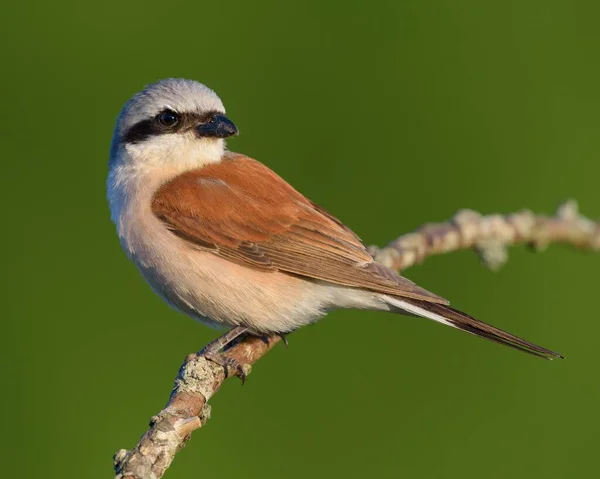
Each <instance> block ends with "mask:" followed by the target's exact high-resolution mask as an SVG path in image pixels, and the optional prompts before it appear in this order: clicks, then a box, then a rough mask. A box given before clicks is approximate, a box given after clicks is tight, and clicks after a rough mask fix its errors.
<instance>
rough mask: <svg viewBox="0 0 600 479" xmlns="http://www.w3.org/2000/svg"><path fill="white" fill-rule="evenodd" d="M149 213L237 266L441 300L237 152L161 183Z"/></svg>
mask: <svg viewBox="0 0 600 479" xmlns="http://www.w3.org/2000/svg"><path fill="white" fill-rule="evenodd" d="M152 211H153V212H154V214H155V215H156V216H157V217H158V218H160V219H161V220H162V221H163V222H164V223H165V224H166V226H167V227H168V228H169V229H170V230H172V231H173V233H175V234H176V235H178V236H180V237H181V238H183V239H185V240H186V241H189V242H191V243H193V244H194V245H196V246H197V247H200V248H203V249H207V250H209V251H212V252H214V253H215V254H217V255H219V256H221V257H224V258H227V259H229V260H231V261H234V262H236V263H239V264H242V265H244V266H249V267H252V268H258V269H262V270H264V271H276V270H278V271H284V272H287V273H292V274H296V275H301V276H305V277H307V278H312V279H319V280H323V281H329V282H331V283H335V284H340V285H345V286H351V287H356V288H365V289H369V290H372V291H375V292H380V293H385V294H391V295H395V296H402V297H409V298H415V299H420V300H424V301H428V302H433V303H441V304H447V301H446V300H445V299H443V298H440V297H439V296H436V295H434V294H433V293H430V292H429V291H427V290H425V289H422V288H420V287H418V286H417V285H415V284H414V283H413V282H411V281H409V280H408V279H406V278H403V277H402V276H400V275H398V274H397V273H395V272H394V271H392V270H390V269H389V268H386V267H385V266H382V265H380V264H378V263H375V262H374V261H373V258H372V256H371V255H370V254H369V252H368V251H367V249H366V248H365V246H364V245H363V244H362V242H361V241H360V238H359V237H358V236H356V234H354V233H353V232H352V230H350V229H349V228H348V227H346V226H345V225H344V224H343V223H341V222H340V221H339V220H338V219H336V218H335V217H333V216H331V215H330V214H329V213H327V212H326V211H325V210H323V209H322V208H320V207H319V206H317V205H315V204H314V203H312V202H310V201H309V200H308V199H306V198H305V197H304V196H303V195H301V194H300V193H299V192H297V191H296V190H295V189H294V188H292V187H291V186H290V185H289V184H288V183H286V182H285V181H284V180H283V179H282V178H280V177H279V176H277V175H276V174H275V173H274V172H273V171H271V170H270V169H269V168H267V167H266V166H264V165H262V164H261V163H259V162H257V161H255V160H253V159H251V158H248V157H245V156H242V155H237V154H233V153H229V154H227V155H226V157H225V159H224V160H223V161H222V162H220V163H216V164H211V165H208V166H205V167H203V168H200V169H198V170H194V171H190V172H186V173H184V174H182V175H180V176H178V177H176V178H175V179H173V180H172V181H170V182H168V183H167V184H165V185H163V186H162V187H161V188H160V189H159V190H158V191H157V192H156V194H155V196H154V199H153V202H152Z"/></svg>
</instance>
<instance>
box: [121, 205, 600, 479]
mask: <svg viewBox="0 0 600 479" xmlns="http://www.w3.org/2000/svg"><path fill="white" fill-rule="evenodd" d="M523 243H525V244H529V245H531V246H532V247H533V248H534V249H536V250H542V249H544V248H545V247H546V246H547V245H549V244H550V243H564V244H569V245H571V246H574V247H576V248H580V249H584V250H590V251H599V250H600V223H598V222H594V221H592V220H590V219H588V218H586V217H584V216H582V215H580V214H579V212H578V209H577V203H576V202H575V201H573V200H571V201H568V202H566V203H565V204H563V205H561V206H560V207H559V208H558V211H557V213H556V215H555V216H544V215H535V214H534V213H532V212H531V211H528V210H524V211H521V212H518V213H513V214H509V215H489V216H482V215H480V214H479V213H477V212H475V211H471V210H461V211H459V212H458V213H457V214H456V216H455V217H454V218H453V219H452V220H451V221H449V222H447V223H436V224H426V225H424V226H422V227H420V228H419V229H418V230H416V231H415V232H414V233H409V234H406V235H403V236H400V237H399V238H398V239H396V240H395V241H393V242H392V243H390V244H389V245H388V246H386V247H385V248H383V249H378V248H377V247H372V248H371V252H372V254H373V256H374V257H375V259H376V260H377V261H379V262H381V263H383V264H385V265H387V266H390V267H392V268H394V269H397V270H404V269H407V268H409V267H410V266H413V265H414V264H417V263H420V262H422V261H423V260H424V259H425V258H427V257H429V256H433V255H437V254H442V253H449V252H452V251H457V250H461V249H469V248H470V249H473V250H475V251H476V252H477V254H478V255H479V256H480V257H481V259H482V262H483V263H484V264H485V265H486V266H487V267H489V268H491V269H497V268H499V267H500V266H502V265H503V264H504V263H505V262H506V260H507V259H508V256H507V253H506V248H507V247H508V246H513V245H517V244H523ZM280 339H281V338H280V337H278V336H272V337H269V338H257V337H255V336H245V337H242V338H240V340H239V341H238V342H237V343H235V344H234V345H233V346H232V347H231V348H229V349H228V350H227V352H226V353H225V354H226V355H227V356H230V357H232V358H234V359H235V360H236V361H237V362H238V363H239V364H244V365H245V368H247V373H249V372H250V367H251V365H252V364H254V363H255V362H256V361H258V360H259V359H260V358H261V357H262V356H263V355H264V354H266V353H267V352H268V351H269V350H270V349H271V348H272V347H273V346H274V345H275V344H276V343H277V342H279V341H280ZM228 376H229V374H228V371H226V370H225V369H224V368H223V367H221V366H219V365H217V364H215V363H214V362H211V361H209V360H207V359H205V358H203V357H202V356H199V355H197V354H191V355H189V356H188V357H187V358H186V360H185V362H184V364H183V365H182V366H181V369H180V370H179V374H178V376H177V379H176V380H175V388H174V389H173V392H172V393H171V397H170V398H169V402H168V403H167V405H166V407H165V408H164V409H163V410H162V411H160V412H159V413H158V414H157V415H156V416H154V417H153V418H152V420H151V422H150V429H149V430H148V431H147V432H146V433H145V434H144V435H143V436H142V438H141V439H140V441H139V443H138V444H137V446H135V447H134V448H133V449H131V450H129V451H127V450H125V449H121V450H119V451H118V452H117V453H116V454H115V456H114V466H115V471H116V473H117V475H116V479H158V478H160V477H162V476H163V474H164V473H165V471H166V470H167V468H168V467H169V465H170V464H171V462H172V461H173V458H174V457H175V454H176V453H177V452H178V451H179V450H180V449H181V448H182V447H183V446H184V445H185V443H186V442H187V441H188V440H189V439H190V436H191V433H192V431H194V430H195V429H198V428H199V427H201V426H203V425H204V424H205V423H206V421H207V420H208V418H209V417H210V407H209V406H208V404H207V401H208V400H209V399H210V398H211V397H212V396H213V395H214V394H215V393H216V392H217V391H218V390H219V388H220V387H221V385H222V383H223V381H225V379H227V377H228Z"/></svg>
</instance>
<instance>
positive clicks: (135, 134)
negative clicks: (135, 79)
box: [111, 78, 238, 166]
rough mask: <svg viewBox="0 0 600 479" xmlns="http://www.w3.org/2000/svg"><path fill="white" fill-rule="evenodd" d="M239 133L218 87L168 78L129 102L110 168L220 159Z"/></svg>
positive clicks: (120, 119)
mask: <svg viewBox="0 0 600 479" xmlns="http://www.w3.org/2000/svg"><path fill="white" fill-rule="evenodd" d="M237 133H238V131H237V128H236V126H235V125H234V124H233V123H232V122H231V121H230V120H229V119H228V118H227V117H226V116H225V107H224V106H223V103H222V102H221V99H220V98H219V97H218V96H217V94H216V93H215V92H214V91H212V90H211V89H210V88H208V87H207V86H205V85H203V84H201V83H198V82H195V81H192V80H184V79H180V78H167V79H165V80H160V81H158V82H156V83H153V84H152V85H149V86H147V87H146V88H145V89H144V90H143V91H141V92H139V93H137V94H136V95H134V96H133V97H132V98H131V99H130V100H129V101H127V103H125V106H124V107H123V110H121V113H120V115H119V117H118V119H117V123H116V127H115V131H114V135H113V141H112V147H111V166H112V165H113V164H115V163H118V162H121V163H123V162H125V163H136V164H140V163H142V164H162V165H164V164H168V163H191V164H198V165H201V164H203V163H207V162H211V161H218V160H219V159H220V157H221V156H222V155H223V152H224V148H225V142H224V139H225V138H228V137H230V136H234V135H237Z"/></svg>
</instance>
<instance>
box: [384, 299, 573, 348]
mask: <svg viewBox="0 0 600 479" xmlns="http://www.w3.org/2000/svg"><path fill="white" fill-rule="evenodd" d="M389 303H390V304H391V305H392V306H393V307H394V308H397V309H398V310H400V311H398V312H406V313H409V314H412V315H415V316H421V317H424V318H428V319H432V320H434V321H437V322H438V323H442V324H445V325H447V326H451V327H453V328H456V329H460V330H461V331H465V332H467V333H469V334H473V335H475V336H480V337H482V338H485V339H488V340H490V341H493V342H495V343H499V344H503V345H504V346H508V347H510V348H513V349H517V350H519V351H522V352H524V353H528V354H532V355H534V356H537V357H540V358H543V359H547V360H553V359H564V358H565V357H564V356H563V355H562V354H560V353H557V352H555V351H552V350H550V349H546V348H544V347H542V346H538V345H537V344H534V343H531V342H529V341H527V340H525V339H522V338H519V337H518V336H515V335H514V334H511V333H508V332H506V331H503V330H501V329H498V328H496V327H494V326H492V325H490V324H486V323H484V322H482V321H479V320H478V319H475V318H473V317H472V316H469V315H468V314H466V313H463V312H462V311H459V310H457V309H454V308H451V307H450V306H446V305H443V304H437V303H430V302H427V301H422V300H415V299H412V298H398V297H389Z"/></svg>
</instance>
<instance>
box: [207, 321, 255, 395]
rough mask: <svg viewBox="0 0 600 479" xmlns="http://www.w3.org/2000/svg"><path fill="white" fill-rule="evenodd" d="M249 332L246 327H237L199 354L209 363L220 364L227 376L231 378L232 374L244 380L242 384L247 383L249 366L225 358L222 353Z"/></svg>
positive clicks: (227, 357) (209, 344)
mask: <svg viewBox="0 0 600 479" xmlns="http://www.w3.org/2000/svg"><path fill="white" fill-rule="evenodd" d="M246 332H248V328H246V327H244V326H236V327H235V328H232V329H231V330H229V331H227V332H226V333H225V334H223V335H222V336H219V337H218V338H217V339H215V340H214V341H212V342H210V343H208V344H207V345H206V346H205V347H204V349H203V350H202V351H200V352H199V353H198V355H199V356H202V357H204V358H206V359H208V360H209V361H211V362H213V363H215V364H218V365H219V366H221V367H222V368H223V369H224V370H225V375H226V376H230V375H231V374H232V373H233V375H234V376H237V377H238V378H240V379H241V380H242V384H244V383H245V382H246V377H247V376H248V372H249V366H248V365H245V367H244V365H243V364H240V363H239V361H236V360H235V359H233V358H232V357H229V356H225V355H224V354H223V353H222V352H221V351H222V350H223V349H224V348H225V347H226V346H227V345H229V344H230V343H231V342H232V341H234V340H235V339H237V338H238V337H239V336H241V335H242V334H244V333H246Z"/></svg>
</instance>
